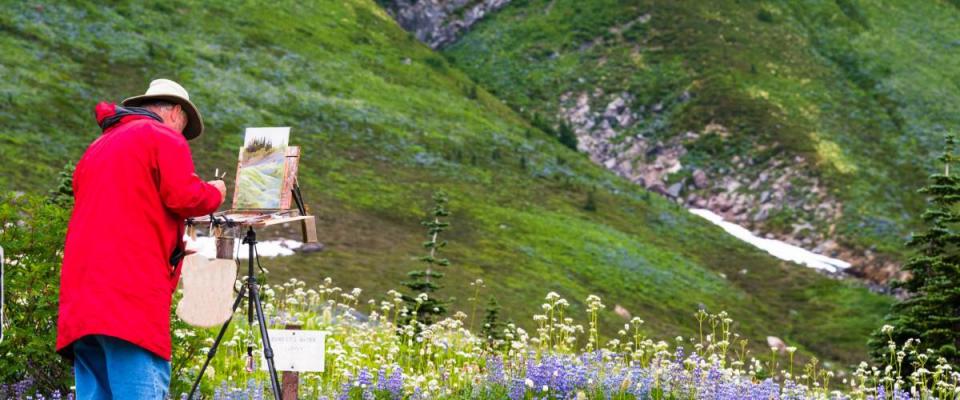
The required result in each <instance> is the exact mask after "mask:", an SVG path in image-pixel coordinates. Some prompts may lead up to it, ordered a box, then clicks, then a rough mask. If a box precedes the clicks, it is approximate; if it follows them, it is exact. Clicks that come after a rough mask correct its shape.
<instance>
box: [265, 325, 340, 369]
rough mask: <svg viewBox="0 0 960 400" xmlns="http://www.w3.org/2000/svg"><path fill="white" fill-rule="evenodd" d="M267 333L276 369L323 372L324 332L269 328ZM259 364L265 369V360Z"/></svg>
mask: <svg viewBox="0 0 960 400" xmlns="http://www.w3.org/2000/svg"><path fill="white" fill-rule="evenodd" d="M267 333H268V334H269V335H270V345H271V347H273V364H274V365H276V366H277V370H278V371H293V372H323V355H324V340H325V338H326V333H325V332H323V331H300V330H287V329H270V330H268V331H267ZM260 364H261V368H262V369H264V370H266V368H267V366H266V364H267V363H266V361H265V360H264V361H263V362H261V363H260Z"/></svg>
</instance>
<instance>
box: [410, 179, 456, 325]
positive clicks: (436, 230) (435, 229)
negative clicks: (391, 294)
mask: <svg viewBox="0 0 960 400" xmlns="http://www.w3.org/2000/svg"><path fill="white" fill-rule="evenodd" d="M448 201H449V200H448V199H447V195H446V194H445V193H443V192H442V191H441V192H436V193H434V194H433V209H432V210H431V212H430V213H429V215H428V218H427V219H426V220H424V221H422V222H421V225H423V226H425V227H427V237H428V238H429V240H427V241H425V242H423V248H424V249H426V250H427V251H428V253H427V254H426V255H424V256H423V257H420V262H422V263H423V264H424V269H422V270H416V271H410V272H409V273H407V277H409V278H410V280H408V281H404V282H403V285H404V286H406V287H407V288H409V289H410V290H411V291H413V293H414V296H409V295H404V296H403V300H404V301H405V302H406V303H407V308H408V309H409V312H410V314H409V315H408V320H407V321H405V322H409V320H410V319H414V318H415V319H416V320H417V322H419V323H421V324H424V325H430V324H433V323H434V322H436V321H437V320H439V319H440V318H441V317H443V316H444V315H446V313H447V302H446V301H441V300H440V299H438V298H436V297H435V296H434V295H433V293H435V292H436V291H437V290H438V289H440V285H438V284H437V282H436V281H438V280H439V279H440V278H443V273H441V272H438V271H437V268H438V267H447V266H449V265H450V260H447V259H446V258H441V257H440V254H439V252H440V250H441V249H443V248H444V247H446V246H447V241H446V240H440V234H441V233H443V231H445V230H447V229H448V228H449V227H450V224H449V223H447V222H444V221H442V220H441V218H444V217H448V216H449V215H450V212H449V211H447V208H446V207H447V202H448ZM431 279H432V280H431Z"/></svg>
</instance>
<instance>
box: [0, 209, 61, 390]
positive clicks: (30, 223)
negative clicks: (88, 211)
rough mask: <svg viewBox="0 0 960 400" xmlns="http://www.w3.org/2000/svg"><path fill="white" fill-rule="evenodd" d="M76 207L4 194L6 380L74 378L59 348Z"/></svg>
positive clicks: (55, 383) (2, 350) (0, 222)
mask: <svg viewBox="0 0 960 400" xmlns="http://www.w3.org/2000/svg"><path fill="white" fill-rule="evenodd" d="M69 217H70V209H69V208H66V207H63V206H61V205H59V204H55V203H53V202H51V201H49V199H47V198H43V197H40V196H36V195H22V196H17V195H13V194H9V193H8V194H2V195H0V243H2V244H3V249H4V252H5V257H6V262H5V279H6V282H5V290H6V299H5V304H4V307H5V310H4V320H3V321H0V323H2V324H3V331H4V339H3V341H2V342H0V357H2V358H3V362H2V363H0V382H8V383H13V382H19V381H21V380H23V379H32V380H33V381H34V382H35V384H36V385H37V386H39V387H43V388H57V389H61V390H63V389H66V388H68V387H69V386H71V384H72V380H73V379H72V378H73V375H72V373H71V369H70V366H69V364H68V363H67V362H66V361H65V360H64V359H62V358H61V357H60V356H59V355H58V354H57V353H55V352H54V344H55V343H56V340H57V302H58V300H59V294H60V290H59V285H58V284H59V282H60V263H61V261H62V259H63V242H64V237H65V236H66V232H67V220H68V219H69Z"/></svg>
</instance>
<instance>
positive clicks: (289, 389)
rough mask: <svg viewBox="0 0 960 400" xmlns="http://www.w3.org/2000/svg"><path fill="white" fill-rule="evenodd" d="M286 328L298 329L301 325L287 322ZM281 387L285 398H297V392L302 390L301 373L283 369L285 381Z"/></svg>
mask: <svg viewBox="0 0 960 400" xmlns="http://www.w3.org/2000/svg"><path fill="white" fill-rule="evenodd" d="M286 329H288V330H293V331H298V330H300V325H297V324H287V326H286ZM280 388H281V389H280V392H281V394H282V396H281V397H282V398H283V400H297V393H298V392H299V391H300V373H298V372H293V371H283V382H282V383H281V384H280Z"/></svg>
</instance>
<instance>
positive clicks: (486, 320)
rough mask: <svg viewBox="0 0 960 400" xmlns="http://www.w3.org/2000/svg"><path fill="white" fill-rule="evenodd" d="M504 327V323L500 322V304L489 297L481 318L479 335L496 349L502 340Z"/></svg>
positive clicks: (494, 298)
mask: <svg viewBox="0 0 960 400" xmlns="http://www.w3.org/2000/svg"><path fill="white" fill-rule="evenodd" d="M504 326H505V325H504V323H503V322H502V321H500V303H497V298H496V297H493V296H490V300H489V301H487V307H486V309H485V313H484V316H483V327H481V328H480V333H482V334H483V337H484V338H486V339H487V343H488V344H490V345H491V346H493V347H496V346H497V344H498V343H499V342H502V341H503V340H504V335H503V328H504Z"/></svg>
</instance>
